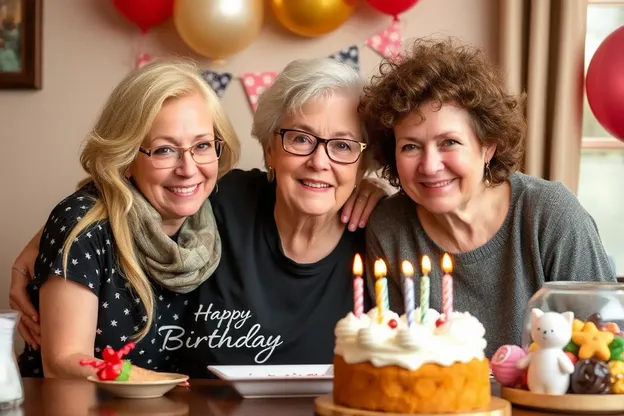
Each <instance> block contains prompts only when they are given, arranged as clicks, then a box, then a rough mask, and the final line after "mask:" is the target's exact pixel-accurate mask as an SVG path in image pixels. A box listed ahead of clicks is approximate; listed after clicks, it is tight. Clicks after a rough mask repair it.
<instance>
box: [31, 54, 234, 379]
mask: <svg viewBox="0 0 624 416" xmlns="http://www.w3.org/2000/svg"><path fill="white" fill-rule="evenodd" d="M238 155H239V143H238V140H237V138H236V135H235V133H234V131H233V129H232V126H231V125H230V123H229V121H228V119H227V117H226V116H225V114H224V112H223V110H222V108H221V106H220V104H219V102H218V98H217V97H216V95H215V94H214V92H213V91H212V90H211V89H210V87H209V86H208V85H207V84H206V83H205V82H204V80H203V79H202V78H201V76H200V75H199V72H198V70H197V68H196V67H195V66H193V65H192V64H190V63H187V62H169V63H167V62H164V63H154V64H151V65H147V66H145V67H143V68H141V69H140V70H137V71H134V72H132V73H130V74H129V75H128V76H127V77H126V78H125V79H124V80H123V81H121V83H120V84H119V85H118V86H117V87H116V88H115V89H114V91H113V93H112V94H111V96H110V97H109V99H108V102H107V103H106V105H105V107H104V109H103V111H102V113H101V115H100V117H99V120H98V121H97V123H96V125H95V127H94V128H93V130H92V131H91V132H90V134H89V135H88V137H87V140H86V144H85V147H84V149H83V151H82V154H81V157H80V160H81V164H82V167H83V168H84V170H85V171H86V172H87V174H88V178H87V179H86V180H84V181H83V185H82V186H81V187H80V189H79V190H78V191H76V192H75V193H73V194H72V195H69V196H68V197H67V198H65V199H64V200H63V201H62V202H60V203H59V204H58V205H57V206H56V207H55V208H54V209H53V210H52V213H51V215H50V217H49V219H48V221H47V223H46V225H45V227H44V229H43V233H42V237H41V241H40V246H39V256H38V257H37V260H36V263H35V269H34V279H33V280H32V281H31V282H30V283H29V286H28V290H29V293H30V297H31V300H32V302H33V304H34V306H35V308H36V309H37V310H38V312H39V314H40V320H41V322H40V324H41V328H40V333H41V349H40V350H34V349H32V348H28V349H26V350H25V352H24V353H23V354H22V356H21V357H20V366H21V371H22V375H23V376H41V375H42V374H41V372H43V373H44V374H45V376H46V377H84V376H88V375H92V374H94V371H95V370H94V369H93V368H89V367H84V366H81V365H80V364H79V363H80V361H81V360H82V359H92V358H93V357H99V356H101V352H102V350H103V349H104V348H105V347H106V346H108V345H110V346H112V347H113V348H114V349H119V348H120V347H121V346H123V345H124V344H126V343H127V342H130V341H135V342H136V348H135V349H134V350H133V351H131V352H130V354H129V355H128V356H127V358H128V359H130V360H131V361H132V363H133V364H134V365H133V367H132V371H134V372H139V373H136V374H134V377H135V378H136V377H137V376H138V377H142V376H146V375H145V373H144V372H143V371H141V370H142V369H149V370H156V371H158V372H160V371H167V370H171V369H172V368H173V363H172V362H173V361H174V360H173V357H170V356H169V354H167V353H163V352H162V350H161V345H162V342H161V340H160V338H161V336H160V334H159V332H158V328H159V327H160V326H163V325H167V324H173V323H175V322H178V321H181V320H182V319H184V313H185V304H186V303H187V301H188V299H187V298H188V293H189V292H191V291H192V290H193V289H195V288H197V287H198V286H199V285H200V284H201V283H202V282H204V281H205V280H206V279H208V278H209V277H210V276H211V275H212V273H213V271H214V269H215V268H216V267H217V264H218V263H219V259H220V256H221V241H220V239H219V234H218V232H217V228H216V225H215V219H214V215H213V212H212V208H211V205H210V203H209V202H208V195H210V193H211V192H212V191H213V188H214V187H215V183H216V181H217V179H218V178H219V177H221V176H223V175H224V174H225V173H226V172H228V171H229V170H230V169H231V167H232V166H233V165H234V164H235V163H236V161H237V160H238ZM147 377H150V378H153V377H154V374H151V375H149V376H147Z"/></svg>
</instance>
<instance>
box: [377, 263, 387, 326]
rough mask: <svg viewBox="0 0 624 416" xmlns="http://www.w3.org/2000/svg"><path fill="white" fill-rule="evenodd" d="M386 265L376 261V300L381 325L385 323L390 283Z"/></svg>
mask: <svg viewBox="0 0 624 416" xmlns="http://www.w3.org/2000/svg"><path fill="white" fill-rule="evenodd" d="M386 272H387V269H386V263H384V261H383V260H381V259H377V260H375V266H374V273H375V300H376V304H377V320H378V322H379V323H380V324H381V323H382V322H383V316H384V311H385V310H387V309H389V308H387V304H388V283H387V281H386Z"/></svg>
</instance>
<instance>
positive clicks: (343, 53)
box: [329, 45, 360, 72]
mask: <svg viewBox="0 0 624 416" xmlns="http://www.w3.org/2000/svg"><path fill="white" fill-rule="evenodd" d="M329 57H330V58H332V59H336V60H338V61H340V62H344V63H345V64H347V65H350V66H351V67H352V68H353V69H355V70H356V71H358V72H359V71H360V49H359V48H358V47H357V45H353V46H349V47H347V48H344V49H341V50H339V51H338V52H336V53H335V54H333V55H330V56H329Z"/></svg>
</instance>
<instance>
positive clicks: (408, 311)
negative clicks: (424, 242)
mask: <svg viewBox="0 0 624 416" xmlns="http://www.w3.org/2000/svg"><path fill="white" fill-rule="evenodd" d="M401 269H402V272H403V301H404V302H405V316H406V317H407V326H412V324H413V323H414V279H413V277H414V268H413V267H412V263H410V262H409V261H407V260H403V264H402V265H401Z"/></svg>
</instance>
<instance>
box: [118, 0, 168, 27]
mask: <svg viewBox="0 0 624 416" xmlns="http://www.w3.org/2000/svg"><path fill="white" fill-rule="evenodd" d="M173 2H174V0H113V5H114V6H115V7H116V8H117V10H119V12H120V13H121V14H122V15H123V16H124V17H125V18H126V19H128V20H129V21H131V22H132V23H134V24H136V25H137V26H138V27H139V28H140V29H141V31H143V32H147V31H148V30H149V29H151V28H152V27H154V26H158V25H159V24H161V23H163V22H164V21H165V20H167V19H169V18H170V17H171V14H172V13H173Z"/></svg>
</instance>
